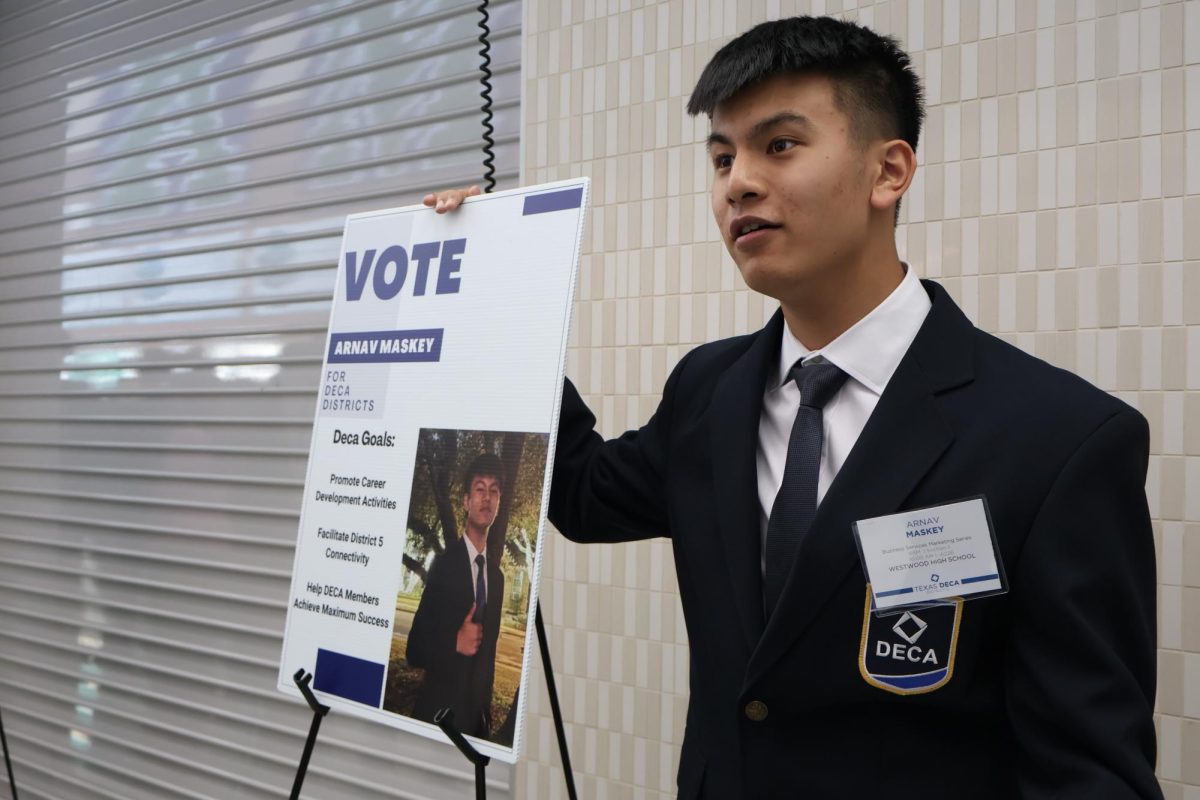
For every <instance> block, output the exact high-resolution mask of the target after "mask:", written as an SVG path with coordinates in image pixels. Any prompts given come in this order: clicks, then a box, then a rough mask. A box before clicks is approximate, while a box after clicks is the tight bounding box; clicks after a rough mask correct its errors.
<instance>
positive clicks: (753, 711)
mask: <svg viewBox="0 0 1200 800" xmlns="http://www.w3.org/2000/svg"><path fill="white" fill-rule="evenodd" d="M746 716H747V717H749V718H750V720H751V721H752V722H762V721H763V720H764V719H766V718H767V704H766V703H764V702H762V701H761V700H751V701H750V702H749V703H746Z"/></svg>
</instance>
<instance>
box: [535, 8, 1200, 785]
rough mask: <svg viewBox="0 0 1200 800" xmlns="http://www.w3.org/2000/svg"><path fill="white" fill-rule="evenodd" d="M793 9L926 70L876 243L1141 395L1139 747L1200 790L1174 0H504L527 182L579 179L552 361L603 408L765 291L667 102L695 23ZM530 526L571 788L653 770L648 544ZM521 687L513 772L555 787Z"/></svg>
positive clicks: (1198, 455) (666, 559)
mask: <svg viewBox="0 0 1200 800" xmlns="http://www.w3.org/2000/svg"><path fill="white" fill-rule="evenodd" d="M797 13H814V14H820V13H825V14H833V15H837V16H843V17H847V18H851V19H856V20H858V21H860V22H862V23H865V24H867V25H869V26H871V27H873V28H874V29H876V30H878V31H880V32H883V33H889V34H893V35H895V36H897V37H899V39H900V40H901V42H902V43H903V44H904V46H905V47H906V49H908V50H909V51H910V52H911V53H912V54H913V56H914V59H915V62H916V64H917V67H918V69H919V71H920V72H921V74H922V76H923V77H924V80H925V86H926V91H927V93H928V101H929V102H928V111H929V119H928V123H927V126H926V132H925V135H924V140H923V142H922V145H921V148H920V152H919V154H918V155H919V157H920V161H921V164H922V170H921V172H920V173H919V175H918V178H917V180H916V182H915V184H914V185H913V187H912V189H911V190H910V192H909V195H908V199H907V200H906V202H905V204H904V210H903V218H902V222H903V224H902V225H901V226H900V229H899V232H898V236H899V242H900V246H901V252H902V254H903V255H904V256H905V257H906V258H907V259H908V260H909V261H910V262H911V263H913V264H914V265H915V266H916V268H917V269H918V270H919V271H920V273H922V274H923V275H924V276H927V277H933V278H937V279H939V280H941V281H942V282H943V283H944V284H945V286H946V287H947V288H948V289H949V290H950V292H951V293H952V294H953V295H954V296H955V297H956V298H957V299H958V301H959V303H960V304H961V305H962V306H963V308H964V309H965V310H966V312H967V313H968V314H969V315H970V316H971V318H972V319H974V320H975V321H976V323H977V324H978V325H980V326H981V327H983V328H986V329H987V330H990V331H993V332H996V333H999V334H1000V335H1001V336H1003V337H1004V338H1006V339H1008V340H1010V341H1012V342H1014V343H1016V344H1017V345H1019V346H1020V347H1022V348H1024V349H1026V350H1028V351H1031V352H1033V353H1035V354H1037V355H1039V356H1041V357H1043V358H1045V359H1047V360H1049V361H1052V362H1054V363H1056V364H1059V365H1062V366H1064V367H1066V368H1068V369H1071V370H1073V371H1075V372H1077V373H1079V374H1080V375H1083V376H1084V377H1085V378H1087V379H1088V380H1090V381H1092V382H1094V383H1096V384H1098V385H1099V386H1101V387H1103V388H1104V389H1107V390H1109V391H1111V392H1115V393H1116V394H1118V395H1119V396H1121V397H1122V398H1123V399H1125V400H1126V401H1128V402H1130V403H1132V404H1133V405H1135V406H1137V407H1138V408H1139V409H1141V410H1142V412H1143V413H1144V414H1145V415H1146V416H1147V417H1148V418H1149V419H1150V424H1151V427H1152V431H1153V443H1152V447H1153V457H1152V461H1151V465H1150V478H1149V482H1148V486H1147V491H1148V494H1149V497H1150V505H1151V509H1152V512H1153V514H1154V516H1155V531H1156V534H1157V536H1158V539H1159V543H1160V559H1159V565H1160V567H1159V570H1160V620H1161V622H1160V645H1161V648H1162V649H1161V651H1160V667H1159V676H1160V683H1159V699H1158V712H1159V716H1158V721H1159V732H1160V751H1161V755H1160V763H1159V774H1160V775H1161V777H1162V779H1163V785H1164V787H1165V788H1166V792H1167V797H1168V798H1176V799H1181V798H1185V797H1186V798H1189V799H1190V800H1200V0H1186V2H1163V3H1157V2H1140V3H1139V2H1138V0H1120V2H1118V0H1074V1H1073V0H963V1H962V2H959V0H890V1H881V2H858V3H856V2H853V1H851V2H838V0H827V1H826V2H819V1H817V0H814V1H813V2H794V1H793V2H786V1H785V0H754V1H753V2H747V1H746V0H741V1H739V2H735V1H734V0H701V2H684V1H683V0H671V1H670V2H664V3H651V2H640V1H639V0H527V2H526V11H525V29H524V31H525V32H524V36H525V52H526V55H525V62H524V70H525V71H524V75H525V79H526V85H525V106H524V126H523V132H522V135H523V144H524V147H525V153H524V159H525V181H526V182H530V183H533V182H540V181H546V180H553V179H558V178H566V177H569V176H574V175H579V174H586V175H589V176H591V178H592V181H593V184H592V187H593V209H592V213H591V220H590V227H589V230H588V234H587V239H586V243H585V246H584V256H583V261H582V267H581V273H580V284H579V297H578V304H577V306H576V313H575V320H574V333H573V339H572V347H571V349H570V355H569V362H568V373H569V374H570V375H571V377H572V378H573V379H575V381H576V382H577V384H578V385H579V387H580V390H581V391H582V392H583V393H584V395H585V397H586V398H587V400H588V402H589V403H590V404H591V405H592V408H593V409H594V410H595V411H596V414H597V416H598V417H599V420H600V428H601V430H602V431H603V432H604V433H606V434H609V435H613V434H617V433H620V432H621V431H623V430H625V429H626V428H627V427H630V426H635V425H637V424H639V423H641V422H642V421H644V420H645V419H646V418H647V416H648V415H649V414H650V412H651V411H652V410H653V408H654V406H655V404H656V401H657V398H658V392H659V390H660V389H661V387H662V384H663V381H664V379H665V378H666V375H667V372H668V370H669V369H670V368H671V367H672V366H673V365H674V364H675V362H676V361H677V360H678V359H679V358H680V356H681V355H682V354H683V353H685V352H686V351H687V350H688V349H690V348H691V347H693V346H695V345H696V344H699V343H701V342H704V341H707V340H709V339H712V338H715V337H719V336H727V335H730V334H734V333H741V332H745V331H749V330H753V329H755V328H756V327H757V326H759V325H760V324H761V323H762V322H763V320H764V319H765V318H766V316H768V315H769V313H770V312H771V311H772V310H773V304H772V303H771V302H770V301H766V300H765V299H764V298H762V297H760V296H757V295H755V294H752V293H750V292H749V291H747V289H746V288H745V286H744V284H743V283H742V281H741V279H740V277H739V276H738V274H737V271H736V269H734V267H733V265H732V262H731V261H730V260H729V259H728V257H727V256H726V255H725V253H724V250H723V247H722V245H721V244H720V241H719V238H718V236H717V232H716V230H715V228H714V226H713V224H712V222H711V219H710V212H709V203H708V194H707V186H708V182H709V167H708V164H707V160H706V158H705V157H704V145H703V141H704V138H705V136H707V121H706V120H704V119H701V120H693V119H691V118H689V117H688V116H687V114H686V113H685V112H684V105H685V103H686V100H687V96H688V93H689V91H690V89H691V87H692V85H693V84H694V82H695V80H696V77H697V76H698V74H699V71H700V69H701V68H703V66H704V64H705V63H706V62H707V60H708V58H709V57H710V56H711V54H712V53H713V52H714V51H715V49H716V48H717V47H719V46H720V45H721V44H723V43H724V42H725V41H727V40H728V39H729V38H731V37H732V36H733V35H735V34H736V33H738V32H740V31H742V30H745V29H746V28H747V27H749V26H750V25H752V24H753V23H755V22H759V21H761V20H765V19H769V18H773V17H778V16H788V15H792V14H797ZM546 552H547V556H548V561H547V564H546V566H547V569H546V571H545V573H544V575H543V584H542V586H543V591H544V594H543V597H544V601H543V602H544V607H545V611H546V614H547V618H548V622H549V625H550V631H549V633H550V637H551V639H552V640H553V644H552V652H553V656H554V663H555V668H556V672H557V673H558V680H559V689H560V694H561V696H562V699H563V706H564V713H565V716H566V719H567V722H568V732H569V736H570V742H571V745H572V757H573V759H574V766H575V773H576V777H577V780H578V782H579V788H580V796H581V797H587V798H666V797H673V796H674V780H675V777H674V776H675V767H676V764H677V761H678V757H679V744H680V740H681V737H682V733H683V729H682V726H683V718H684V709H685V707H686V700H687V643H686V637H685V634H684V630H683V624H682V617H681V614H680V610H679V605H678V600H677V597H676V593H675V584H674V570H673V567H672V563H671V556H670V549H669V546H668V545H667V543H666V542H665V541H654V542H649V543H641V544H635V545H628V546H619V547H600V546H592V547H580V546H574V545H571V544H569V543H566V542H565V541H564V540H562V539H560V538H557V537H550V538H549V540H548V541H547V543H546ZM539 681H540V679H539ZM531 688H532V690H533V696H531V697H530V703H531V705H530V707H531V716H530V719H529V726H528V728H527V733H528V735H529V749H528V753H529V757H528V760H527V761H526V762H525V763H524V764H523V765H522V766H521V767H520V768H519V769H518V780H517V787H518V795H520V796H523V797H529V798H550V797H562V796H565V792H564V791H563V788H562V774H561V771H560V770H559V768H558V763H559V762H558V753H557V749H556V745H555V740H554V733H553V726H552V723H551V720H550V710H549V704H548V702H547V701H546V699H545V691H544V687H543V686H542V685H541V683H540V682H539V683H535V684H533V686H532V687H531Z"/></svg>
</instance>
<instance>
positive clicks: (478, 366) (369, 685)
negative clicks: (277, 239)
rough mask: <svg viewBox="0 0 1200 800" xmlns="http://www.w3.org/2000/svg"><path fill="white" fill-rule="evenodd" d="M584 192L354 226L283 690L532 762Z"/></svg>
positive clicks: (539, 192) (333, 331)
mask: <svg viewBox="0 0 1200 800" xmlns="http://www.w3.org/2000/svg"><path fill="white" fill-rule="evenodd" d="M587 193H588V181H587V179H586V178H581V179H576V180H571V181H564V182H559V183H553V184H545V185H541V186H533V187H525V188H522V189H514V190H511V191H505V192H496V193H494V194H489V195H483V196H480V197H475V198H471V199H468V200H467V201H466V202H465V203H464V204H463V206H462V208H460V209H458V211H456V212H454V213H451V214H445V215H440V214H436V213H434V212H433V211H432V210H431V209H428V208H425V207H424V206H412V207H407V208H399V209H389V210H384V211H376V212H369V213H364V214H354V215H351V216H350V217H348V218H347V220H346V228H345V233H344V236H343V240H342V251H341V256H340V259H339V262H338V271H337V284H336V287H335V293H334V301H333V308H332V311H331V314H330V322H329V335H328V339H327V347H326V351H325V360H324V364H323V366H322V370H321V381H320V389H319V396H318V401H317V410H316V416H315V419H314V424H313V438H312V445H311V449H310V454H309V463H308V472H307V477H306V480H305V487H304V499H303V504H302V507H301V514H300V526H299V533H298V537H297V543H296V559H295V565H294V568H293V572H292V588H291V595H290V597H289V598H288V613H287V622H286V627H285V631H284V642H283V654H282V657H281V659H280V666H279V684H278V685H279V688H280V690H281V691H284V692H287V693H289V694H293V695H297V696H298V695H299V692H298V690H297V689H296V687H295V684H294V683H293V677H292V676H293V674H294V673H295V672H296V671H297V670H301V669H303V670H306V671H309V672H311V673H312V674H313V679H312V687H313V689H314V691H315V693H316V695H317V697H318V698H319V699H320V700H321V702H323V703H325V704H327V705H329V706H330V707H331V708H332V709H333V710H334V711H335V712H341V711H344V712H347V713H352V714H356V715H359V716H364V717H367V718H370V719H374V720H377V721H379V722H382V723H384V724H387V725H391V726H393V727H397V728H402V729H405V730H409V731H413V732H415V733H418V734H421V735H424V736H429V737H431V738H436V739H438V740H441V741H446V737H445V735H444V734H443V733H442V731H441V730H440V729H439V728H438V727H437V725H435V724H434V722H433V719H434V717H435V715H436V714H437V713H438V712H439V711H440V710H442V709H444V708H450V709H452V710H453V712H454V714H453V717H454V721H455V726H456V727H457V728H458V729H459V730H460V731H462V732H463V733H464V734H466V735H467V736H468V737H469V738H470V739H471V740H472V744H474V745H475V747H476V748H477V749H478V750H479V751H480V752H482V753H483V754H485V755H488V756H490V757H493V758H498V759H500V760H501V761H506V762H509V763H513V762H515V761H516V759H517V757H518V756H519V753H520V746H521V730H522V726H521V721H522V717H523V709H524V703H525V700H526V697H527V695H528V691H527V688H526V682H527V678H526V676H527V674H528V671H529V664H530V659H531V658H532V657H533V649H534V648H536V647H537V642H536V637H535V636H530V635H529V633H530V632H531V623H532V621H533V613H534V609H535V603H536V602H537V586H538V574H539V571H540V569H539V564H540V552H541V548H540V542H541V535H542V531H543V528H544V520H545V514H546V504H547V500H548V497H549V491H550V466H551V464H552V462H553V452H554V434H555V431H556V430H557V424H558V409H559V401H560V397H561V391H562V375H563V364H564V358H565V353H566V342H567V334H568V326H569V316H570V309H571V303H572V299H573V294H574V287H575V278H576V272H577V269H578V263H579V249H580V242H581V236H582V229H583V219H584V210H585V207H586V203H587Z"/></svg>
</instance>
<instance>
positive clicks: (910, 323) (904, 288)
mask: <svg viewBox="0 0 1200 800" xmlns="http://www.w3.org/2000/svg"><path fill="white" fill-rule="evenodd" d="M902 265H903V267H904V278H902V279H901V281H900V285H899V286H897V287H896V288H895V289H893V290H892V293H891V294H889V295H888V296H887V297H886V298H885V299H884V301H883V302H882V303H880V304H879V305H877V306H875V308H873V309H872V310H871V312H870V313H869V314H867V315H866V316H865V317H863V318H862V319H860V320H859V321H858V322H856V323H854V325H852V326H851V327H850V328H848V329H847V330H846V331H845V332H843V333H842V335H841V336H838V337H837V338H836V339H834V340H833V341H832V342H830V343H829V344H827V345H825V346H824V347H822V348H821V349H819V350H809V349H808V348H807V347H805V346H804V345H803V344H801V343H800V340H799V339H797V338H796V337H795V336H793V335H792V332H791V330H789V329H788V326H787V325H784V326H783V342H782V344H781V346H780V348H779V363H778V365H777V372H776V374H775V375H774V376H773V378H772V381H771V384H770V388H771V389H777V388H779V387H780V386H781V385H782V384H783V382H784V380H785V379H786V378H787V374H788V372H789V371H790V370H791V368H792V365H793V364H795V363H796V362H797V361H799V360H802V359H803V360H804V361H806V362H807V361H809V360H810V359H814V358H817V357H818V356H820V357H821V358H822V359H823V360H824V361H828V362H829V363H831V364H834V365H836V366H837V367H839V368H840V369H841V370H842V371H843V372H845V373H846V374H847V375H849V376H850V377H851V378H853V379H854V380H856V381H858V382H859V383H860V384H862V385H863V386H865V387H866V388H867V389H869V390H870V391H871V392H873V393H874V394H875V395H881V394H883V390H884V388H885V387H886V386H887V383H888V381H889V380H891V378H892V374H893V373H895V371H896V368H897V367H899V366H900V360H901V359H902V358H904V354H905V353H906V352H908V346H909V345H910V344H912V341H913V339H915V338H916V336H917V331H918V330H920V328H921V323H923V322H924V321H925V315H926V314H928V313H929V308H930V306H931V303H930V301H929V295H927V294H926V293H925V289H924V288H923V287H922V286H921V281H920V280H919V279H918V278H917V274H916V272H915V271H914V270H913V269H912V267H910V266H909V265H908V264H903V262H902Z"/></svg>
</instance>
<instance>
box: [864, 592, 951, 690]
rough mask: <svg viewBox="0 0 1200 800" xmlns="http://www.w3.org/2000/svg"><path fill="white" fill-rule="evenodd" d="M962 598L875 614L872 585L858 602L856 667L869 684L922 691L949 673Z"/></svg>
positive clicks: (942, 682) (947, 677) (937, 685)
mask: <svg viewBox="0 0 1200 800" xmlns="http://www.w3.org/2000/svg"><path fill="white" fill-rule="evenodd" d="M962 605H963V601H962V599H961V598H960V599H955V600H946V601H942V602H940V603H938V604H936V605H932V606H929V607H927V608H921V609H918V610H916V611H905V612H904V613H902V614H898V615H892V616H887V617H877V616H875V615H874V614H872V613H871V612H872V610H873V609H874V604H873V603H872V600H871V585H870V584H867V599H866V603H865V606H864V608H863V629H862V644H861V646H860V647H859V651H858V671H859V672H860V673H861V674H862V676H863V680H865V681H866V682H867V683H869V684H871V685H872V686H875V687H878V688H880V689H883V690H885V691H888V692H893V693H895V694H923V693H925V692H932V691H933V690H934V689H938V688H940V687H942V686H945V685H946V682H947V681H949V680H950V676H951V675H953V674H954V654H955V651H956V649H957V647H958V625H959V622H960V620H961V619H962Z"/></svg>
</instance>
